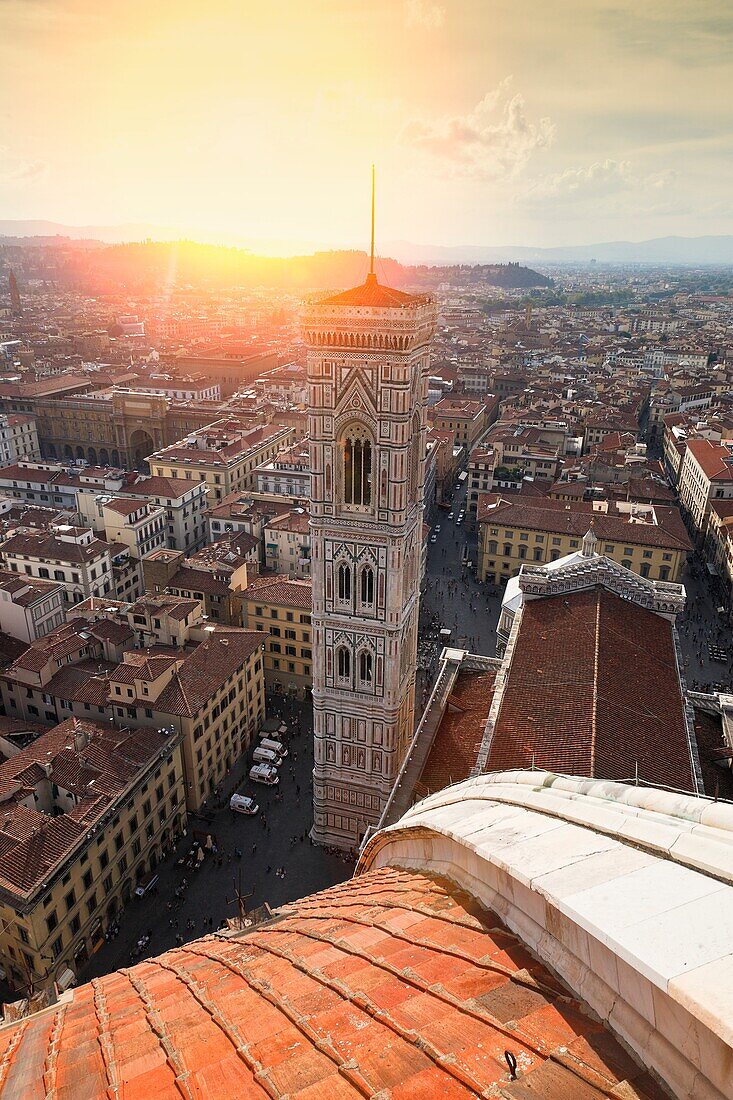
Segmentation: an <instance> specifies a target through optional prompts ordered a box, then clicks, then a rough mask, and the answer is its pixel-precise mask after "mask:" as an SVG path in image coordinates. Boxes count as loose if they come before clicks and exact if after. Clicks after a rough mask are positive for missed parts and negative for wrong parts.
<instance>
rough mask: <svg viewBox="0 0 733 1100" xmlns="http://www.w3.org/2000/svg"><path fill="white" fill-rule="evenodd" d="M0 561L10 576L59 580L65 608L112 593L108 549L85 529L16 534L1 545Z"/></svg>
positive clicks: (63, 527)
mask: <svg viewBox="0 0 733 1100" xmlns="http://www.w3.org/2000/svg"><path fill="white" fill-rule="evenodd" d="M0 560H2V563H3V564H4V565H5V567H6V568H7V569H9V570H10V571H11V572H13V573H18V574H24V575H25V576H28V577H33V578H40V579H41V580H54V581H59V582H60V583H61V584H62V585H63V587H64V603H65V605H66V606H70V605H73V604H75V603H79V602H81V600H84V599H86V598H87V597H88V596H98V597H102V596H105V595H113V593H114V579H113V575H112V557H111V547H110V545H109V544H108V543H106V542H103V541H102V540H101V539H98V538H96V537H95V535H94V532H93V531H91V530H89V529H88V528H85V527H72V526H71V525H68V524H59V525H57V526H54V527H51V528H49V530H47V531H31V530H26V531H23V532H18V533H17V534H14V535H11V536H10V537H9V538H7V539H5V541H4V542H3V543H0Z"/></svg>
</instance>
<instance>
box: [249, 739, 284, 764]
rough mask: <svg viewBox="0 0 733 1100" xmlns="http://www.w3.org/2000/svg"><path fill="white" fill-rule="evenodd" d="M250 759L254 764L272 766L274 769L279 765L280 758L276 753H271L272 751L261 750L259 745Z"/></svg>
mask: <svg viewBox="0 0 733 1100" xmlns="http://www.w3.org/2000/svg"><path fill="white" fill-rule="evenodd" d="M252 759H253V760H254V762H255V764H272V766H273V767H275V768H276V767H277V765H278V764H279V763H280V757H279V756H278V755H277V753H276V752H273V751H272V749H263V747H262V745H261V744H260V745H258V746H257V748H256V749H255V751H254V752H253V753H252Z"/></svg>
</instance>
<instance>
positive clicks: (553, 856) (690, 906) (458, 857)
mask: <svg viewBox="0 0 733 1100" xmlns="http://www.w3.org/2000/svg"><path fill="white" fill-rule="evenodd" d="M380 866H396V867H402V868H407V869H414V870H419V871H421V872H423V873H424V872H426V871H427V872H430V871H432V872H433V873H435V874H440V875H443V876H446V877H447V878H449V879H451V880H452V881H454V882H455V883H457V884H458V885H459V886H461V887H462V888H463V889H465V890H467V891H468V892H469V893H471V894H472V895H473V896H474V897H476V898H477V900H478V901H480V902H481V903H482V904H484V905H485V906H486V907H488V908H491V909H493V910H494V911H496V912H497V913H498V915H499V916H500V917H501V918H502V919H503V920H505V921H506V923H507V925H508V926H509V927H510V928H511V929H512V930H513V931H514V932H516V933H517V934H518V935H520V936H521V937H522V939H523V940H524V942H525V943H526V944H527V946H528V947H530V948H531V949H532V950H533V951H534V952H535V953H536V954H537V955H538V956H539V957H540V958H541V959H542V960H543V961H544V962H545V963H547V964H548V965H550V966H551V967H553V968H554V969H555V970H556V971H557V973H559V974H560V976H561V977H562V978H563V979H564V980H565V981H566V982H567V983H568V985H569V986H570V987H571V989H572V990H573V991H574V992H575V994H576V995H577V996H578V997H580V998H581V999H583V1000H584V1001H585V1002H586V1003H587V1004H588V1005H589V1006H590V1007H591V1008H592V1009H593V1010H594V1011H595V1012H597V1013H598V1015H599V1016H600V1017H601V1018H602V1019H603V1020H604V1021H605V1022H606V1023H607V1024H608V1026H609V1027H610V1028H611V1029H612V1030H613V1031H615V1032H616V1034H617V1035H618V1036H619V1037H620V1038H621V1039H622V1040H624V1041H625V1042H626V1043H627V1044H628V1045H629V1046H630V1047H631V1048H632V1049H633V1050H634V1051H635V1052H636V1054H637V1055H638V1056H639V1057H640V1058H641V1059H642V1060H643V1061H644V1062H645V1064H647V1065H648V1066H649V1067H650V1068H652V1069H653V1070H654V1071H655V1072H656V1073H657V1074H658V1075H659V1076H660V1078H661V1079H662V1080H663V1081H664V1082H665V1083H666V1085H667V1086H668V1087H669V1088H670V1089H671V1090H672V1093H673V1095H674V1096H675V1097H679V1098H684V1100H720V1098H722V1097H728V1098H730V1097H733V1075H732V1073H731V1066H733V804H730V803H722V802H715V801H713V800H711V799H708V798H704V797H699V796H695V795H691V794H684V793H679V794H677V793H674V792H671V791H668V790H660V789H654V788H647V787H637V786H634V785H631V784H626V783H616V782H610V781H604V780H596V779H584V778H579V777H573V776H558V775H554V774H552V773H549V772H538V771H518V772H496V773H491V774H488V775H480V776H477V777H475V778H472V779H469V780H467V781H466V782H464V783H459V784H457V785H455V786H452V787H448V788H446V789H445V790H443V791H440V792H437V793H436V794H433V795H431V796H429V797H428V798H426V799H424V800H423V801H422V802H419V803H417V804H416V805H414V806H413V807H412V808H411V809H409V810H408V811H407V812H406V813H405V814H404V816H403V817H402V818H401V820H400V821H398V822H397V823H396V824H394V825H391V826H390V827H389V828H386V829H383V830H381V831H380V832H378V833H376V834H375V835H373V836H372V837H371V839H370V840H369V841H368V843H367V844H366V845H365V847H364V850H363V852H362V855H361V858H360V860H359V864H358V866H357V872H356V873H357V874H360V873H363V872H365V871H367V870H371V869H372V868H375V867H380Z"/></svg>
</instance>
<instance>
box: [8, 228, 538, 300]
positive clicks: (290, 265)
mask: <svg viewBox="0 0 733 1100" xmlns="http://www.w3.org/2000/svg"><path fill="white" fill-rule="evenodd" d="M3 246H5V247H6V248H7V247H8V246H9V247H11V248H15V249H17V247H18V245H17V238H8V237H5V238H1V237H0V254H1V253H2V249H3ZM22 247H23V249H24V251H25V252H26V254H27V255H31V254H33V256H34V258H36V259H37V258H38V254H39V253H40V258H41V260H42V259H43V255H44V253H45V252H47V253H48V255H49V258H51V259H52V261H53V272H54V277H60V278H61V279H62V280H64V281H66V282H68V283H69V284H71V285H74V286H76V287H79V288H81V289H83V290H86V291H88V292H90V293H115V292H117V291H119V290H120V289H123V288H124V289H127V290H132V291H142V292H150V293H156V292H159V291H161V290H163V289H164V288H166V287H168V286H169V285H170V283H171V281H173V283H174V285H175V286H177V287H192V288H198V287H204V288H205V287H212V288H213V287H232V286H268V287H279V288H282V289H284V290H292V291H298V292H302V291H304V290H331V289H340V288H342V287H348V286H356V285H357V284H359V283H361V282H363V281H364V278H365V277H366V273H367V271H368V265H369V260H368V257H367V254H366V252H361V251H357V250H353V251H338V252H314V253H312V254H311V255H307V256H291V257H288V258H282V257H268V256H256V255H253V254H252V253H251V252H248V251H246V250H244V249H241V248H224V247H222V246H220V245H204V244H197V243H195V242H192V241H172V242H166V241H143V242H140V243H136V244H114V245H104V244H101V243H100V242H97V241H95V242H91V244H90V243H89V242H87V241H86V240H77V241H70V240H69V239H68V238H65V237H53V238H50V239H49V238H48V237H45V236H44V237H29V238H24V239H23V245H22ZM377 274H378V276H379V278H380V280H381V281H383V282H385V283H387V284H389V285H390V286H422V287H431V286H436V285H437V284H438V283H445V282H450V283H453V284H454V285H456V286H464V285H469V284H472V283H488V284H490V285H493V286H497V287H502V288H519V289H525V288H529V287H535V286H537V287H543V286H548V285H550V282H551V281H550V280H548V279H547V278H546V277H545V276H544V275H540V274H538V273H537V272H536V271H531V270H529V269H528V268H525V267H522V266H521V265H520V264H516V263H513V264H490V265H484V266H470V265H463V266H460V265H454V266H453V267H447V268H443V267H425V266H422V267H409V266H405V265H402V264H399V263H397V261H396V260H392V259H388V258H384V257H379V258H378V259H377Z"/></svg>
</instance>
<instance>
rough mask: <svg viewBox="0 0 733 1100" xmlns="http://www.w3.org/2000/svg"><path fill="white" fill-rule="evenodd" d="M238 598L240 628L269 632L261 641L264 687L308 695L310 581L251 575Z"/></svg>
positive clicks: (310, 672) (301, 696) (310, 674)
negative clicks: (263, 653) (241, 624)
mask: <svg viewBox="0 0 733 1100" xmlns="http://www.w3.org/2000/svg"><path fill="white" fill-rule="evenodd" d="M238 599H239V600H240V602H241V604H242V620H243V625H244V627H245V628H246V629H248V630H260V631H264V632H265V633H268V634H269V637H268V638H267V641H266V642H265V685H266V687H267V690H268V691H270V692H275V693H277V694H281V693H284V694H287V695H295V696H297V698H299V699H305V698H306V697H308V696H309V695H310V693H311V688H312V686H313V628H312V625H311V608H312V602H313V596H312V588H311V583H310V581H307V580H291V579H290V578H288V577H287V576H274V577H269V576H268V577H255V578H254V579H253V580H252V581H251V582H250V584H248V585H247V587H246V588H245V589H244V590H243V591H242V592H240V593H239V594H238Z"/></svg>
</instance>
